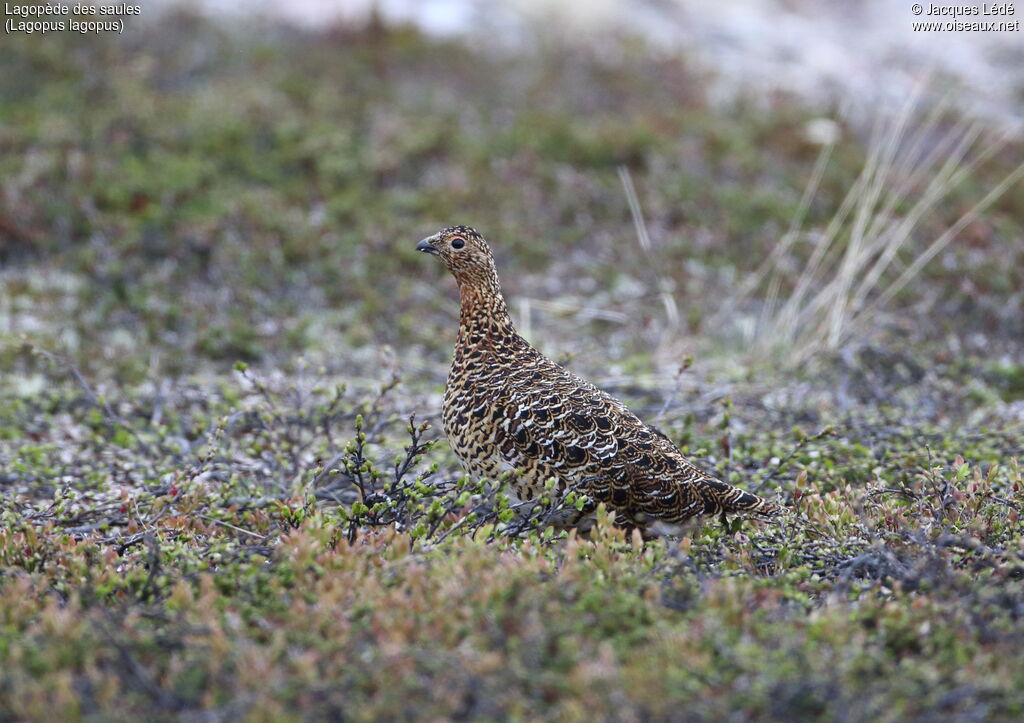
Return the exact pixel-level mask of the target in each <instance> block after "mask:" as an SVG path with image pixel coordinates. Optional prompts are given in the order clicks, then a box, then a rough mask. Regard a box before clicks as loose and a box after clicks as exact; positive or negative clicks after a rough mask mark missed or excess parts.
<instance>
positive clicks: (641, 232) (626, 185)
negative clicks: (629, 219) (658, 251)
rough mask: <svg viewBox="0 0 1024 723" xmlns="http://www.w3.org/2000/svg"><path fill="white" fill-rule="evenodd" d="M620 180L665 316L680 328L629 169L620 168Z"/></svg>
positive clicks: (670, 291)
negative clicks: (656, 281)
mask: <svg viewBox="0 0 1024 723" xmlns="http://www.w3.org/2000/svg"><path fill="white" fill-rule="evenodd" d="M619 180H620V181H622V188H623V189H624V190H625V192H626V201H627V202H628V203H629V212H630V214H631V215H632V216H633V226H634V227H635V228H636V236H637V240H638V241H639V242H640V248H641V249H643V252H644V255H645V256H646V257H647V261H648V262H649V263H650V265H651V269H652V270H653V271H654V275H655V277H656V278H657V280H658V293H659V295H660V296H661V303H662V305H663V306H664V307H665V315H666V316H667V317H668V322H669V324H670V325H671V326H672V327H673V328H675V327H678V326H679V307H678V306H677V305H676V300H675V297H674V296H673V295H672V282H671V281H669V279H668V277H667V276H665V275H664V274H662V273H661V272H660V271H658V264H657V261H656V259H655V258H654V248H653V246H652V245H651V235H650V234H649V233H648V232H647V222H646V221H645V220H644V214H643V210H642V209H641V208H640V199H639V198H638V197H637V195H636V187H635V186H634V185H633V177H632V176H631V175H630V173H629V169H628V168H626V167H625V166H619Z"/></svg>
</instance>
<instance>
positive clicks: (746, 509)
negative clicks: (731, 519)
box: [701, 479, 782, 517]
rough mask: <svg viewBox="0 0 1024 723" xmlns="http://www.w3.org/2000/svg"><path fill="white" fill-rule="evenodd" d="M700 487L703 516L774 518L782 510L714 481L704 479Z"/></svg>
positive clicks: (748, 493) (752, 494)
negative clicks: (732, 515)
mask: <svg viewBox="0 0 1024 723" xmlns="http://www.w3.org/2000/svg"><path fill="white" fill-rule="evenodd" d="M704 482H705V483H706V484H705V485H703V486H702V487H701V496H702V497H703V498H704V511H705V514H709V515H715V514H741V515H751V516H754V517H776V516H777V515H780V514H782V508H781V507H779V506H778V505H777V504H775V503H774V502H769V501H768V500H766V499H764V498H763V497H759V496H757V495H755V494H754V493H752V492H746V491H744V490H741V489H740V488H739V487H733V486H732V485H729V484H726V483H725V482H721V481H719V480H716V479H706V480H704Z"/></svg>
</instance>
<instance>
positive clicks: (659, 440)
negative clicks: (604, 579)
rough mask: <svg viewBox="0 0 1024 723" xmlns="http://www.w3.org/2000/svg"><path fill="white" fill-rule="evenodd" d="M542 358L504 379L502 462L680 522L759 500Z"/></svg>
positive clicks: (635, 511) (753, 507)
mask: <svg viewBox="0 0 1024 723" xmlns="http://www.w3.org/2000/svg"><path fill="white" fill-rule="evenodd" d="M545 361H547V360H545ZM548 363H549V364H550V367H548V368H546V369H543V373H540V374H538V373H537V368H536V366H533V367H532V368H527V369H523V370H517V371H514V372H513V373H512V374H511V378H510V379H509V381H510V388H512V389H513V392H512V393H511V394H510V396H509V398H508V399H507V401H506V403H505V414H504V419H503V420H502V421H501V422H500V423H499V425H498V431H497V434H498V440H497V441H498V444H499V447H500V448H501V449H502V454H503V455H504V456H505V459H506V460H507V461H508V462H509V464H510V465H512V466H513V467H516V468H527V467H531V466H540V468H541V469H545V470H549V471H550V472H551V473H552V476H557V477H559V478H560V479H562V480H563V481H564V480H573V481H576V482H581V483H582V484H583V486H584V491H585V492H586V493H587V494H588V495H589V496H590V497H591V498H593V499H594V500H595V501H598V502H606V503H608V504H610V505H611V506H612V507H614V508H616V509H617V510H619V511H621V512H624V513H626V514H629V515H640V516H649V517H655V518H658V519H662V520H666V521H669V522H681V521H683V520H686V519H689V518H691V517H695V516H698V515H705V514H719V513H721V512H723V511H729V512H732V511H753V512H757V511H758V509H757V508H758V506H759V505H760V504H761V503H762V502H763V501H762V500H761V498H759V497H757V496H756V495H752V494H749V493H747V492H743V491H742V490H740V489H738V488H736V487H733V486H732V485H728V484H726V483H724V482H721V481H719V480H717V479H715V478H714V477H712V476H710V475H708V474H706V473H704V472H702V471H701V470H700V469H698V468H697V467H696V466H694V465H693V464H692V463H691V462H690V461H689V460H687V459H686V458H685V457H684V456H683V454H682V452H680V451H679V449H678V448H677V447H676V446H675V445H674V444H673V443H672V442H671V440H669V439H668V437H666V436H665V435H664V434H662V433H661V432H659V431H658V430H656V429H653V428H651V427H649V426H647V425H646V424H644V423H643V422H642V421H641V420H640V419H639V418H638V417H637V416H636V415H635V414H634V413H633V412H631V411H630V410H629V409H628V408H627V407H626V405H624V404H623V403H622V402H620V401H619V400H618V399H616V398H615V397H612V396H611V395H609V394H607V393H605V392H603V391H601V390H600V389H598V388H597V387H595V386H594V385H593V384H591V383H590V382H588V381H586V380H584V379H581V378H580V377H577V376H576V375H574V374H572V373H571V372H568V371H567V370H565V369H562V368H561V367H559V366H557V365H555V364H554V363H553V362H548ZM765 512H766V513H767V510H766V511H765Z"/></svg>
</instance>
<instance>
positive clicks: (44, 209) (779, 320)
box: [0, 0, 1024, 414]
mask: <svg viewBox="0 0 1024 723" xmlns="http://www.w3.org/2000/svg"><path fill="white" fill-rule="evenodd" d="M1016 17H1017V16H1011V17H1009V18H998V19H1001V20H1011V21H1012V20H1013V19H1014V18H1016ZM124 19H125V30H124V32H123V33H122V34H120V35H117V34H80V33H73V32H64V33H49V34H46V35H42V34H25V33H15V34H9V35H8V36H6V37H5V40H4V51H3V53H2V57H0V94H2V98H3V102H2V104H0V122H2V126H0V143H2V146H3V154H2V157H0V167H2V173H0V178H2V180H0V184H2V194H0V263H2V274H3V296H2V302H0V303H2V305H0V334H2V335H3V340H4V342H5V344H4V349H5V351H4V352H3V359H2V361H3V364H4V366H5V367H7V368H8V369H14V370H16V373H15V374H14V375H12V376H11V377H9V380H8V382H7V390H6V392H7V393H16V394H31V393H33V392H34V391H35V390H38V389H40V388H41V387H42V386H43V385H45V375H43V373H42V371H40V368H39V363H40V362H39V359H38V357H37V356H34V355H33V354H31V353H26V351H25V349H26V347H25V344H30V345H34V346H35V347H38V348H40V349H46V350H50V351H52V352H53V353H55V354H58V355H60V356H61V357H62V358H68V359H70V360H74V361H75V363H77V364H79V365H80V366H81V368H82V369H83V370H84V373H86V374H88V375H89V377H90V378H93V379H97V380H99V382H98V383H100V384H110V385H113V386H119V387H124V388H131V387H133V386H135V385H143V386H151V385H158V384H159V383H160V380H178V379H181V380H192V381H194V382H195V383H199V384H207V383H209V381H210V380H216V379H218V378H220V377H221V375H222V374H225V373H229V372H230V369H231V368H232V366H233V365H234V364H235V362H237V361H243V362H246V363H249V364H258V365H261V366H262V367H263V368H265V369H268V370H280V371H281V372H282V373H285V374H289V373H291V372H292V371H294V370H295V369H296V368H297V367H296V365H313V366H316V367H322V368H323V369H324V370H326V373H327V374H329V375H333V376H334V377H336V378H344V379H351V380H360V379H362V380H365V381H367V383H371V382H373V381H374V380H376V379H378V378H379V377H381V375H382V374H383V372H382V371H381V370H382V369H384V368H388V369H398V370H399V371H400V373H401V374H402V375H403V376H404V377H405V378H406V379H407V380H411V381H414V382H415V383H416V384H418V385H420V387H421V388H422V389H423V390H424V391H425V392H428V393H429V394H431V395H435V394H436V393H437V392H438V391H439V390H440V387H441V384H442V383H443V379H444V375H445V373H446V369H447V361H448V358H449V354H450V348H451V344H452V342H453V339H454V331H455V326H456V324H457V305H456V296H455V289H454V283H453V282H452V280H451V279H450V278H448V277H447V275H446V274H444V273H443V272H442V270H441V269H440V268H439V267H437V266H436V265H435V264H432V263H431V262H430V259H427V258H424V257H422V255H417V254H416V253H415V252H414V251H413V247H414V246H415V243H416V241H417V240H418V239H420V238H421V237H423V236H425V235H427V234H430V233H433V232H434V231H436V230H437V229H439V228H441V227H443V226H447V225H451V224H456V223H465V224H469V225H473V226H475V227H477V228H478V229H479V230H481V231H482V232H483V233H484V235H485V236H486V237H487V238H488V239H489V240H490V241H491V243H492V246H493V247H494V248H495V251H496V254H497V258H498V261H499V265H500V272H501V275H502V278H503V282H504V286H505V291H506V295H507V296H508V298H509V301H510V305H511V308H512V310H513V314H514V316H515V318H516V320H517V322H518V324H519V326H520V327H521V329H522V330H523V331H524V333H525V334H526V335H527V336H529V337H530V338H531V340H533V341H534V342H535V343H536V344H537V345H538V346H539V347H540V348H541V349H542V350H543V351H545V352H546V353H547V354H549V355H550V356H552V357H554V358H556V359H559V360H562V361H566V362H568V363H569V364H570V366H572V367H573V368H574V369H576V370H578V371H580V372H581V373H583V374H585V375H589V376H591V377H594V378H596V379H597V380H598V381H599V382H603V383H605V384H606V385H610V386H611V387H613V388H619V387H624V389H625V391H624V392H623V393H625V394H627V395H629V394H636V395H643V394H648V393H650V394H653V395H654V396H655V397H657V398H664V396H665V394H666V393H667V392H666V390H668V389H671V388H673V385H678V384H679V383H680V378H681V377H680V375H681V374H682V372H681V371H680V370H681V369H682V368H683V367H684V366H686V360H687V359H688V358H689V357H694V358H695V359H696V365H695V367H694V369H695V372H696V376H695V377H694V379H706V378H726V379H733V380H741V379H745V378H753V377H756V378H759V379H761V380H762V381H763V382H764V383H765V384H775V385H776V386H775V388H779V387H778V385H779V384H782V383H783V381H786V380H788V381H793V380H797V382H799V383H800V384H807V383H809V384H812V385H814V384H819V383H820V385H821V387H822V394H823V395H825V397H827V404H835V405H838V406H840V407H843V408H844V409H845V408H846V407H848V406H849V405H850V404H852V403H853V402H854V401H855V400H856V399H861V398H875V397H885V396H886V395H887V394H889V392H888V391H885V390H890V389H891V391H892V393H893V394H899V393H901V390H904V389H905V388H906V386H907V383H908V380H910V381H914V382H915V383H916V382H917V381H919V380H920V379H922V378H924V377H928V378H931V377H930V376H929V375H931V374H933V372H934V370H935V368H936V367H935V364H937V363H940V362H941V363H942V364H945V365H946V366H945V367H943V368H944V369H947V371H948V375H952V378H955V379H956V380H957V381H955V383H951V384H953V386H957V385H959V386H960V387H961V388H965V385H967V384H968V381H967V378H966V377H963V376H962V375H965V374H966V375H967V376H968V377H969V380H970V383H972V384H973V383H975V380H977V379H981V380H982V382H978V383H982V384H983V386H984V389H983V390H982V392H983V393H982V392H979V393H982V396H983V398H984V399H985V400H987V401H986V403H987V402H993V401H1000V402H1005V403H1009V404H1013V403H1016V401H1017V399H1018V395H1021V394H1024V391H1022V387H1024V372H1022V371H1021V366H1020V359H1021V354H1020V351H1021V339H1024V321H1022V319H1024V314H1022V305H1024V302H1022V292H1021V288H1022V283H1021V282H1022V280H1024V231H1022V221H1021V219H1022V218H1024V191H1022V185H1021V183H1020V176H1021V174H1022V172H1024V171H1022V165H1021V164H1022V162H1024V152H1022V141H1021V132H1020V124H1019V119H1020V118H1021V110H1022V104H1024V70H1022V69H1024V42H1022V38H1024V35H1022V34H1021V32H1020V30H1019V29H1018V30H1016V31H1004V32H914V31H913V29H912V26H911V24H912V22H915V21H917V20H921V19H922V18H919V17H917V16H914V15H913V13H912V12H911V4H910V3H893V2H883V1H882V0H861V1H859V2H831V3H820V2H804V1H802V0H742V1H738V0H737V1H736V2H730V3H721V2H719V3H713V2H705V1H702V0H641V1H639V2H617V1H616V0H600V1H599V2H586V3H584V2H553V1H545V0H506V1H505V2H479V1H478V0H426V1H423V2H412V1H411V0H376V1H373V0H344V1H338V2H321V1H318V0H302V1H301V2H294V3H287V4H275V3H269V2H266V3H248V2H246V3H243V2H228V1H223V2H218V1H217V0H209V1H208V2H189V3H181V2H169V1H161V2H152V3H146V4H145V5H144V6H143V8H142V14H141V16H125V18H124ZM923 19H925V20H928V19H929V18H927V17H925V18H923ZM865 369H866V370H867V371H865ZM944 373H945V372H944ZM691 374H692V373H691ZM940 376H941V375H940ZM869 379H870V380H871V381H870V382H869V381H867V380H869ZM204 380H205V381H204ZM771 380H775V381H774V382H773V381H771ZM837 380H839V381H841V382H842V384H839V383H837ZM694 383H696V382H694ZM837 389H839V390H845V391H842V394H840V397H841V398H839V399H837V398H836V394H837V391H836V390H837ZM850 389H852V390H853V391H849V390H850ZM880 390H882V391H880ZM801 394H802V392H801V393H800V394H798V395H797V396H800V395H801ZM844 395H845V396H844ZM851 395H852V396H851ZM985 395H988V396H985ZM919 396H920V395H919V393H918V392H915V400H916V401H915V402H914V403H915V404H916V403H917V401H919ZM822 403H823V404H824V403H826V402H822ZM940 406H941V405H940ZM934 407H935V405H932V406H930V407H929V409H933V411H932V412H929V413H930V414H933V413H935V412H934Z"/></svg>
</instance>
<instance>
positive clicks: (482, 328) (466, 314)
mask: <svg viewBox="0 0 1024 723" xmlns="http://www.w3.org/2000/svg"><path fill="white" fill-rule="evenodd" d="M459 302H460V304H459V306H460V308H459V337H460V341H461V342H462V343H464V344H476V343H486V344H487V345H488V346H493V345H494V344H495V343H496V342H501V341H502V340H509V339H511V338H512V337H513V336H515V335H516V330H515V327H514V326H513V325H512V317H510V316H509V314H508V306H507V305H506V304H505V297H503V296H502V295H501V287H500V286H499V285H498V280H497V278H494V279H488V280H487V281H486V282H483V283H460V284H459Z"/></svg>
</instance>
